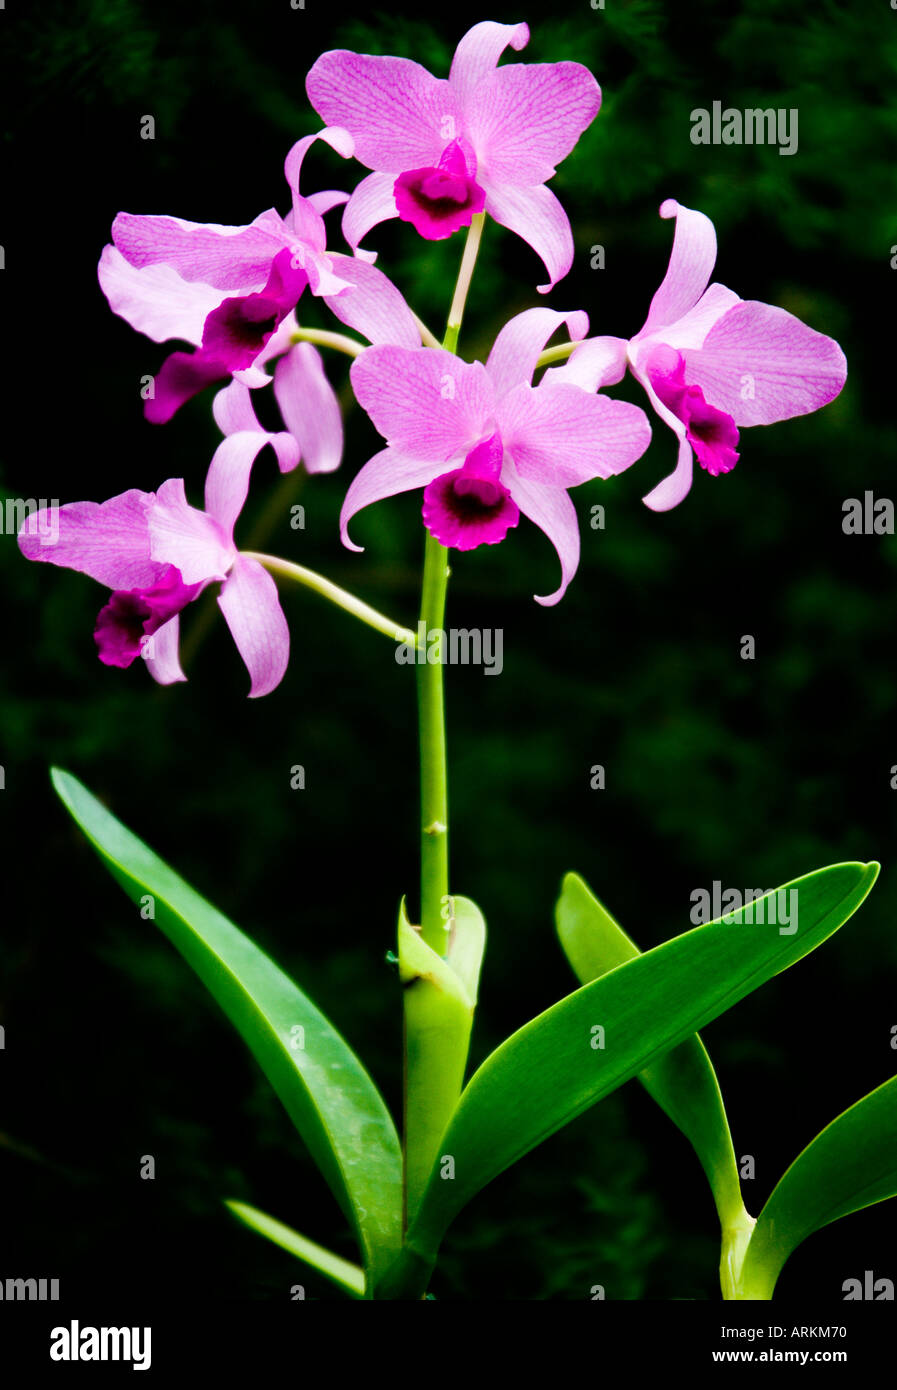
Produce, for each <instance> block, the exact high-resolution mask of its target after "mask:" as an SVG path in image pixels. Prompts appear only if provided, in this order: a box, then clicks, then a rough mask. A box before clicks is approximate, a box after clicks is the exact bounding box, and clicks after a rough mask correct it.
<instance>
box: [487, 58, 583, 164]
mask: <svg viewBox="0 0 897 1390" xmlns="http://www.w3.org/2000/svg"><path fill="white" fill-rule="evenodd" d="M600 106H601V89H600V87H599V86H598V83H597V82H596V81H595V79H594V77H593V76H592V74H591V73H590V72H589V70H588V68H586V67H583V65H582V64H581V63H512V64H510V65H509V66H507V67H503V68H497V69H496V70H495V71H494V72H493V73H491V74H490V76H489V77H488V78H487V79H486V80H485V81H483V82H481V83H480V85H479V86H478V87H476V88H475V89H474V90H473V91H472V92H470V93H469V94H468V95H467V96H466V97H465V101H464V129H465V134H466V135H467V137H468V139H469V140H470V141H471V143H472V144H473V146H474V149H475V150H476V153H477V178H478V180H479V182H480V183H481V184H483V186H484V187H486V188H487V189H488V188H489V187H490V186H491V185H493V184H494V185H501V187H502V189H504V188H506V187H508V186H510V187H512V188H518V189H524V188H525V189H530V188H533V187H534V186H535V185H537V184H541V183H545V182H546V180H547V179H550V178H551V177H552V175H553V174H555V173H556V166H557V165H558V164H559V163H560V162H561V160H563V159H565V158H566V156H567V155H568V154H569V153H570V151H571V150H572V149H573V147H574V145H575V144H576V142H577V140H578V139H579V137H580V136H581V135H582V133H583V131H584V130H585V129H586V128H587V127H588V126H589V125H591V123H592V121H593V120H594V119H595V117H596V116H597V114H598V111H599V108H600Z"/></svg>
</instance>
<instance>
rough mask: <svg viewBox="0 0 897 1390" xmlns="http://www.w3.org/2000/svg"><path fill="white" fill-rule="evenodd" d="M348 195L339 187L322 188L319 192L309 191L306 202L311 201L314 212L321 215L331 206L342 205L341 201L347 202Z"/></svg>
mask: <svg viewBox="0 0 897 1390" xmlns="http://www.w3.org/2000/svg"><path fill="white" fill-rule="evenodd" d="M349 197H350V195H349V194H348V193H343V192H342V191H341V190H340V189H339V188H327V189H323V190H322V191H321V192H320V193H309V195H308V202H310V203H311V205H312V207H313V208H314V210H315V212H317V213H319V214H320V216H321V217H323V216H324V214H325V212H329V211H330V209H331V208H338V207H342V205H343V203H348V201H349Z"/></svg>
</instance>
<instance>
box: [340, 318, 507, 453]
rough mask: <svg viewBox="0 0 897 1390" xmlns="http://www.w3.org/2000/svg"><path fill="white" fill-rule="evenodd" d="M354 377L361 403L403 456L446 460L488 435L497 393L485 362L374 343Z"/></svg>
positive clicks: (358, 359) (437, 350) (353, 370)
mask: <svg viewBox="0 0 897 1390" xmlns="http://www.w3.org/2000/svg"><path fill="white" fill-rule="evenodd" d="M350 375H351V378H352V389H353V391H354V392H355V395H356V397H357V399H358V402H359V404H360V405H361V406H362V408H363V409H364V410H366V411H367V413H368V414H369V415H370V417H371V419H372V420H373V422H374V424H375V425H376V426H377V429H378V430H379V431H380V433H381V434H382V435H383V437H384V438H385V439H387V440H388V441H389V443H390V444H391V445H393V447H394V448H396V449H397V450H398V451H399V452H400V453H402V454H407V455H409V456H410V457H412V458H417V459H420V460H422V461H430V460H432V461H433V462H434V463H445V462H447V460H448V459H450V458H452V457H453V455H455V454H458V453H467V451H468V450H469V449H470V448H471V447H472V446H473V445H474V444H475V443H476V442H477V441H478V440H479V439H480V438H481V437H482V436H483V435H484V434H485V433H487V429H486V427H487V425H488V423H489V421H490V419H491V418H492V414H493V391H492V383H491V381H490V380H489V377H488V376H487V374H486V368H485V367H484V366H483V364H482V362H462V361H461V359H460V358H459V357H455V356H454V355H453V354H452V353H450V352H445V351H443V349H442V348H418V349H417V350H416V351H412V350H410V349H408V348H397V347H388V346H383V347H371V348H367V350H366V351H365V352H363V353H362V354H361V356H360V357H356V359H355V361H354V362H353V363H352V368H351V373H350ZM488 432H489V433H491V430H489V431H488Z"/></svg>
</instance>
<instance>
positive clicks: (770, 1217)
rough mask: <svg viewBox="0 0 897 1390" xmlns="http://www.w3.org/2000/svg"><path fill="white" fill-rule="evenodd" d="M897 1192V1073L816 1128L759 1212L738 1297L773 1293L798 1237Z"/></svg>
mask: <svg viewBox="0 0 897 1390" xmlns="http://www.w3.org/2000/svg"><path fill="white" fill-rule="evenodd" d="M888 1197H897V1076H894V1077H892V1078H891V1080H890V1081H886V1082H885V1083H884V1085H883V1086H879V1087H878V1089H877V1090H875V1091H870V1093H869V1095H868V1096H863V1099H862V1100H858V1101H857V1103H856V1105H852V1106H851V1107H850V1109H849V1110H845V1111H844V1113H843V1115H839V1116H838V1118H837V1119H836V1120H832V1123H831V1124H830V1125H828V1126H827V1128H825V1129H824V1130H823V1131H822V1133H821V1134H817V1136H816V1138H815V1139H814V1140H813V1141H812V1143H810V1144H808V1145H807V1147H806V1148H805V1149H804V1151H803V1153H801V1154H799V1155H798V1157H797V1158H796V1159H795V1160H794V1162H793V1163H792V1165H791V1167H790V1168H789V1169H788V1171H787V1173H785V1175H784V1177H783V1178H782V1179H781V1181H780V1182H779V1183H778V1184H777V1186H776V1187H775V1189H774V1191H773V1193H772V1195H771V1197H770V1198H769V1201H768V1202H767V1203H766V1206H765V1207H764V1208H763V1210H762V1212H761V1213H760V1215H759V1216H758V1218H757V1224H756V1226H755V1227H754V1233H753V1235H752V1236H751V1240H750V1243H749V1245H748V1248H747V1254H746V1256H745V1260H744V1265H743V1267H742V1271H741V1280H740V1286H741V1287H740V1290H739V1292H738V1293H737V1295H736V1296H737V1297H739V1298H745V1299H751V1298H753V1299H769V1298H772V1293H773V1289H774V1288H775V1286H776V1280H777V1279H778V1277H779V1274H780V1273H781V1271H782V1268H783V1266H784V1264H785V1261H786V1260H787V1259H788V1258H789V1256H790V1255H791V1254H792V1253H793V1251H795V1250H796V1249H797V1247H798V1246H799V1245H800V1243H801V1241H804V1240H806V1238H807V1236H809V1235H812V1234H813V1232H814V1231H818V1230H820V1229H821V1227H823V1226H828V1225H829V1224H830V1222H832V1221H837V1220H838V1218H839V1217H841V1216H848V1215H849V1214H850V1213H851V1212H852V1211H861V1210H862V1208H863V1207H871V1206H873V1205H874V1204H875V1203H876V1202H884V1201H885V1200H886V1199H887V1198H888Z"/></svg>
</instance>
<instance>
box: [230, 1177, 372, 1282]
mask: <svg viewBox="0 0 897 1390" xmlns="http://www.w3.org/2000/svg"><path fill="white" fill-rule="evenodd" d="M224 1205H225V1206H226V1207H227V1208H228V1209H229V1210H230V1211H232V1212H233V1214H234V1216H235V1217H236V1218H237V1220H238V1221H242V1222H243V1224H244V1225H245V1226H249V1227H250V1229H251V1230H253V1231H257V1232H258V1233H259V1235H262V1236H265V1237H266V1239H268V1240H270V1241H273V1242H274V1244H275V1245H279V1246H280V1247H281V1249H282V1250H289V1252H290V1254H291V1255H296V1256H297V1257H298V1258H299V1259H300V1260H304V1261H305V1263H306V1264H307V1265H311V1266H312V1268H313V1269H317V1270H318V1271H319V1272H320V1273H321V1274H324V1275H326V1277H327V1278H328V1279H329V1280H331V1282H332V1283H334V1284H336V1285H337V1286H338V1287H339V1288H341V1289H342V1290H343V1292H344V1293H347V1294H349V1295H350V1297H352V1298H364V1270H363V1269H359V1267H358V1265H353V1264H352V1263H351V1262H350V1261H349V1260H344V1259H341V1257H340V1256H339V1255H334V1253H333V1251H332V1250H325V1248H324V1246H323V1245H318V1244H316V1243H315V1241H313V1240H309V1239H308V1237H307V1236H302V1235H300V1234H299V1232H298V1231H294V1230H293V1228H292V1226H285V1225H284V1224H283V1222H282V1221H277V1220H275V1218H274V1217H273V1216H268V1215H267V1214H266V1213H265V1212H263V1211H259V1209H258V1207H251V1206H250V1205H249V1203H248V1202H234V1201H226V1202H225V1203H224Z"/></svg>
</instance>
